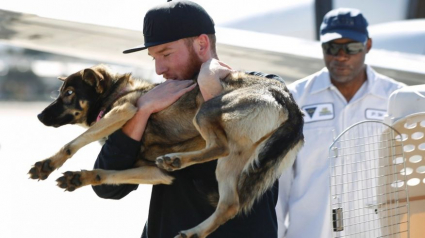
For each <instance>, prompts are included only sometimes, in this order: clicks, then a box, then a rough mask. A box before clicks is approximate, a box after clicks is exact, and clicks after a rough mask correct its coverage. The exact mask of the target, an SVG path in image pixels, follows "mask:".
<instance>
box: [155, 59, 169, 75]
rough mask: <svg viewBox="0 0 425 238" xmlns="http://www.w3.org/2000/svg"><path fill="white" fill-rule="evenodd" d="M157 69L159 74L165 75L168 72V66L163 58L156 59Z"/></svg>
mask: <svg viewBox="0 0 425 238" xmlns="http://www.w3.org/2000/svg"><path fill="white" fill-rule="evenodd" d="M155 71H156V74H157V75H163V74H164V73H165V72H167V67H166V65H165V64H164V63H163V62H161V60H155Z"/></svg>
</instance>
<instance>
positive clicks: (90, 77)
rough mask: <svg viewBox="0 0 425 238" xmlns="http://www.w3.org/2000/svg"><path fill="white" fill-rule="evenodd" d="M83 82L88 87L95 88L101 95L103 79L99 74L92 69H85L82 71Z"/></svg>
mask: <svg viewBox="0 0 425 238" xmlns="http://www.w3.org/2000/svg"><path fill="white" fill-rule="evenodd" d="M83 80H84V82H86V83H88V84H89V85H91V86H93V87H95V89H96V92H97V93H103V80H104V77H103V75H102V74H101V73H99V72H97V71H96V70H93V69H90V68H88V69H85V70H84V71H83Z"/></svg>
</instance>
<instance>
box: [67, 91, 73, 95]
mask: <svg viewBox="0 0 425 238" xmlns="http://www.w3.org/2000/svg"><path fill="white" fill-rule="evenodd" d="M73 93H74V91H72V90H68V91H66V95H67V96H69V95H71V94H73Z"/></svg>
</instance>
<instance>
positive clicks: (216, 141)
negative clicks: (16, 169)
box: [30, 65, 303, 238]
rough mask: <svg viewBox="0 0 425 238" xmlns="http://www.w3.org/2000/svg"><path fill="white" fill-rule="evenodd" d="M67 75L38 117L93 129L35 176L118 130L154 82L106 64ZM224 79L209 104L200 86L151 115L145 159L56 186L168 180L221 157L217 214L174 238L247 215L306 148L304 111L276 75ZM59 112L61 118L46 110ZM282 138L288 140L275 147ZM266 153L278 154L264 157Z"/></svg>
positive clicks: (40, 165) (67, 177) (69, 177)
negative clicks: (103, 111)
mask: <svg viewBox="0 0 425 238" xmlns="http://www.w3.org/2000/svg"><path fill="white" fill-rule="evenodd" d="M63 80H64V83H63V85H62V87H61V89H60V91H61V95H60V97H59V98H58V99H57V100H56V101H55V102H53V103H52V104H51V105H50V106H49V107H47V108H46V109H45V110H44V111H43V113H41V114H40V115H39V118H40V120H41V121H42V122H43V123H45V124H46V125H49V126H61V125H63V124H82V125H85V126H87V127H89V129H88V130H87V131H86V132H84V133H83V134H82V135H80V136H78V137H77V138H76V139H74V140H73V141H71V142H69V143H68V144H66V145H65V146H64V147H63V148H62V149H61V150H60V151H59V152H58V153H57V154H55V155H54V156H52V157H50V158H48V159H46V160H43V161H40V162H37V163H36V164H35V165H34V166H33V168H32V169H31V170H30V175H31V177H32V178H34V179H46V178H47V177H48V175H49V174H50V173H51V172H52V171H53V169H56V168H59V167H61V166H62V165H63V164H64V163H65V162H66V160H67V159H69V158H71V157H72V156H73V155H74V154H75V153H76V152H77V151H78V150H79V149H80V148H82V147H83V146H85V145H87V144H89V143H91V142H94V141H96V140H101V139H102V138H104V137H107V136H108V135H110V134H111V133H113V132H114V131H116V130H118V129H120V128H121V127H122V126H123V125H124V124H125V123H126V122H127V121H128V120H129V119H130V118H132V117H133V115H134V114H135V113H136V110H137V108H136V107H135V102H136V101H137V99H138V98H139V97H140V96H141V95H143V94H144V93H146V92H147V91H149V90H150V89H152V88H153V87H154V85H152V84H149V83H147V82H145V81H139V80H135V79H133V78H131V76H130V75H129V74H124V75H118V74H113V73H111V72H110V70H108V68H107V67H105V66H102V65H98V66H95V67H92V68H90V69H85V70H82V71H80V72H77V73H75V74H72V75H70V76H68V77H67V78H64V79H63ZM221 82H222V86H223V88H224V93H223V94H221V95H219V96H217V97H215V98H212V99H211V100H209V101H207V102H205V103H204V101H203V98H202V95H201V94H200V93H199V89H198V88H195V89H194V90H192V91H191V92H189V93H187V94H185V95H183V96H182V97H181V98H180V99H179V100H178V101H177V102H175V103H174V104H173V105H172V106H170V107H168V108H167V109H166V110H163V111H161V112H158V113H156V114H153V115H152V116H151V117H150V119H149V122H148V125H147V127H146V130H145V132H144V135H143V138H142V141H143V143H142V148H141V151H140V158H143V160H140V163H139V164H138V165H137V166H136V167H135V168H133V169H129V170H124V171H106V170H101V169H96V170H92V171H81V172H66V173H65V174H64V176H63V177H61V178H59V179H58V180H57V181H58V185H59V186H60V187H62V188H65V189H66V190H69V191H73V190H74V189H76V188H79V187H82V186H85V185H100V184H129V183H130V184H171V183H172V180H173V178H172V177H171V176H169V175H168V174H167V172H166V171H173V170H177V169H183V168H185V167H187V166H190V165H193V164H197V163H204V162H207V161H211V160H215V159H218V162H217V169H216V177H217V181H218V184H219V200H218V204H217V209H216V211H215V212H214V213H213V214H212V215H211V216H210V217H209V218H208V219H207V220H205V221H204V222H202V223H201V224H200V225H198V226H196V227H195V228H193V229H190V230H187V231H182V232H181V233H180V234H179V235H178V236H177V237H200V238H201V237H206V236H207V235H209V234H210V233H211V232H213V231H214V230H216V229H217V228H218V227H219V226H220V225H221V224H223V223H225V222H226V221H228V220H229V219H231V218H233V217H234V216H235V215H236V214H238V213H239V212H243V211H245V212H248V211H249V209H250V208H251V206H252V205H253V203H254V201H255V200H256V199H258V198H259V197H261V195H262V194H264V192H265V191H266V190H267V189H269V188H270V187H271V186H272V185H273V183H274V182H275V181H276V179H277V178H278V177H279V176H280V175H281V173H282V172H283V170H284V169H285V168H287V167H289V166H291V165H292V163H293V161H294V159H295V156H296V154H297V152H298V150H299V149H300V148H301V146H302V145H303V135H302V125H303V119H302V113H301V111H300V110H299V108H298V107H297V106H296V104H295V103H294V101H293V99H292V96H291V95H290V94H289V92H288V90H287V89H286V87H285V86H284V84H282V83H280V82H278V81H277V80H273V79H266V78H261V77H256V76H250V75H246V74H244V73H234V74H231V75H229V76H228V77H226V78H225V79H223V80H222V81H221ZM81 87H84V88H90V87H91V88H92V91H91V94H93V95H96V96H97V95H99V97H100V98H104V101H105V102H104V103H103V104H102V105H96V107H95V106H94V103H93V100H92V101H90V100H88V99H86V100H82V99H80V98H82V97H81V95H80V94H79V91H80V90H81ZM86 92H87V90H86ZM86 94H87V93H86ZM85 96H87V95H85ZM98 101H99V99H97V100H96V102H98ZM59 104H63V105H62V107H60V105H59ZM58 105H59V106H58ZM73 105H74V106H73ZM58 108H61V109H58ZM100 109H108V110H109V111H108V112H107V113H106V114H105V116H104V117H103V118H102V119H101V120H99V121H97V122H96V120H94V117H93V113H91V112H92V111H96V113H98V112H99V110H100ZM58 110H62V111H61V112H57V111H58ZM54 113H56V114H58V116H57V118H55V116H51V115H48V114H54ZM90 113H91V114H90ZM70 114H72V116H70ZM94 115H97V114H94ZM59 121H61V122H59ZM281 140H282V141H284V143H285V144H282V145H280V144H278V143H280V141H281ZM282 143H283V142H282ZM279 146H280V147H282V148H284V149H279V148H278V147H279ZM268 152H270V154H271V155H274V156H271V157H270V156H269V157H264V156H263V155H262V154H261V153H263V154H265V155H268V154H267V153H268ZM275 152H276V153H275ZM275 154H276V155H275ZM146 161H154V162H156V165H157V166H155V165H153V164H150V163H149V162H146ZM248 186H249V188H248ZM248 190H250V191H248ZM252 190H254V191H252Z"/></svg>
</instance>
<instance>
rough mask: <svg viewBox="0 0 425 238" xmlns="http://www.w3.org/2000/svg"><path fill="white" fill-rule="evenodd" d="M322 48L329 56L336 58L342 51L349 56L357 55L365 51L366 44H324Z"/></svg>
mask: <svg viewBox="0 0 425 238" xmlns="http://www.w3.org/2000/svg"><path fill="white" fill-rule="evenodd" d="M322 48H323V51H324V52H325V53H326V54H327V55H333V56H336V55H338V52H339V50H341V49H342V50H343V51H344V52H345V53H346V54H348V55H355V54H358V53H360V52H362V51H363V50H364V44H363V43H361V42H350V43H345V44H337V43H332V42H328V43H323V44H322Z"/></svg>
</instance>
